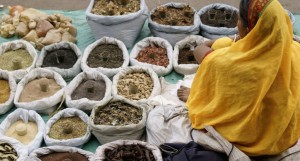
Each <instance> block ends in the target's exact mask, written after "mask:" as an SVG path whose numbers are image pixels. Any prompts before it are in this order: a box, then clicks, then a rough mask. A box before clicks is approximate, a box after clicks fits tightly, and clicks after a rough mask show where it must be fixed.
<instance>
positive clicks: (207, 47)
mask: <svg viewBox="0 0 300 161" xmlns="http://www.w3.org/2000/svg"><path fill="white" fill-rule="evenodd" d="M214 42H215V41H214V40H209V41H205V42H204V43H203V44H201V45H199V46H197V47H196V48H195V50H194V52H193V54H194V57H195V59H196V61H197V62H198V63H199V64H200V63H201V62H202V60H203V59H204V57H205V56H206V54H207V53H209V52H211V51H212V49H211V46H212V44H213V43H214Z"/></svg>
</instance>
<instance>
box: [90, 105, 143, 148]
mask: <svg viewBox="0 0 300 161" xmlns="http://www.w3.org/2000/svg"><path fill="white" fill-rule="evenodd" d="M116 101H121V102H124V103H127V104H129V105H132V106H134V107H137V108H141V109H142V120H141V121H140V122H139V123H137V124H129V125H124V126H112V125H97V124H95V123H94V119H95V114H96V112H97V111H98V110H99V109H101V108H104V107H105V105H102V106H99V107H95V108H94V109H93V110H92V113H91V115H90V120H89V123H90V126H91V129H92V133H93V134H94V136H95V137H96V138H97V139H98V141H99V142H100V143H101V144H105V143H108V142H112V141H115V140H119V139H126V140H139V139H141V138H142V135H143V133H144V131H145V126H146V120H147V114H146V112H147V110H146V109H145V108H143V107H141V106H139V105H138V104H136V103H134V102H132V101H129V100H127V99H112V100H111V101H110V102H109V103H111V102H116Z"/></svg>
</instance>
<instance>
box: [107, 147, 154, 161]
mask: <svg viewBox="0 0 300 161" xmlns="http://www.w3.org/2000/svg"><path fill="white" fill-rule="evenodd" d="M104 153H105V159H104V161H155V158H154V155H153V153H152V152H151V151H150V150H149V149H147V148H145V147H144V146H142V145H138V144H133V145H122V146H119V147H117V148H116V149H113V150H110V149H106V150H105V152H104Z"/></svg>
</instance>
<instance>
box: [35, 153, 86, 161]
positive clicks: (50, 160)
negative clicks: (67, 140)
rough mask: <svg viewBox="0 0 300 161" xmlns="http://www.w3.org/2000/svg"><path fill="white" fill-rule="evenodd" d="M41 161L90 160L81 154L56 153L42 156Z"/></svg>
mask: <svg viewBox="0 0 300 161" xmlns="http://www.w3.org/2000/svg"><path fill="white" fill-rule="evenodd" d="M39 159H40V160H41V161H88V159H87V158H86V157H85V156H84V155H82V154H79V153H69V152H54V153H50V154H47V155H43V156H40V157H39Z"/></svg>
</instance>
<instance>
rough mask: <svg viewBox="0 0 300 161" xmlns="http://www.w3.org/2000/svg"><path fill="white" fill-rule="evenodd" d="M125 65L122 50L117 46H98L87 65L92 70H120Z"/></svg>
mask: <svg viewBox="0 0 300 161" xmlns="http://www.w3.org/2000/svg"><path fill="white" fill-rule="evenodd" d="M123 63H124V60H123V53H122V50H121V49H120V48H119V47H118V45H115V44H101V45H98V46H97V47H95V48H94V49H93V50H92V52H91V53H90V55H89V57H88V59H87V65H88V66H89V67H91V68H98V67H103V68H119V67H121V66H122V65H123Z"/></svg>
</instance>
